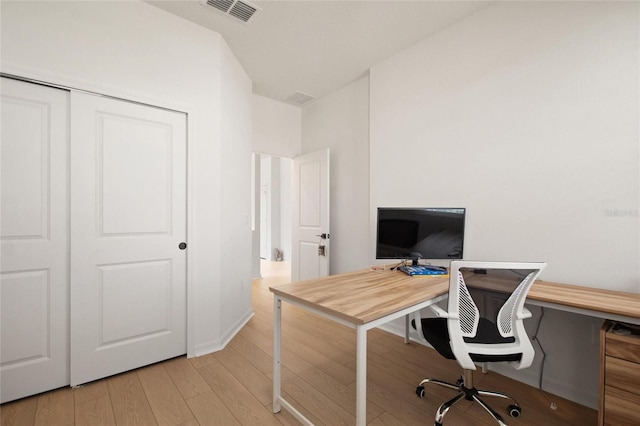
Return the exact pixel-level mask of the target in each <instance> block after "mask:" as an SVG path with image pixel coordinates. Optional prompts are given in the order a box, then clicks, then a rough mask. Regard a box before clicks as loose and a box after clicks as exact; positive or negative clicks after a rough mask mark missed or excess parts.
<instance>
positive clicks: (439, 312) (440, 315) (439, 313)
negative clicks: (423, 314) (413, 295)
mask: <svg viewBox="0 0 640 426" xmlns="http://www.w3.org/2000/svg"><path fill="white" fill-rule="evenodd" d="M428 308H429V309H431V311H432V312H433V313H434V314H436V317H438V318H448V317H449V313H448V312H447V311H445V310H444V309H442V308H441V307H440V306H438V305H431V306H429V307H428Z"/></svg>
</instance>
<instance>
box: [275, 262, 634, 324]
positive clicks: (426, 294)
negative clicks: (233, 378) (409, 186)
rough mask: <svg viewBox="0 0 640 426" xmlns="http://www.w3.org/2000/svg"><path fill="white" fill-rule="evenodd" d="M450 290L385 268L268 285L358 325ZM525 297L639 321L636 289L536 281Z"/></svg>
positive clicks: (444, 283)
mask: <svg viewBox="0 0 640 426" xmlns="http://www.w3.org/2000/svg"><path fill="white" fill-rule="evenodd" d="M448 289H449V278H448V276H447V277H441V276H435V277H434V276H414V277H411V276H409V275H406V274H404V273H402V272H400V271H390V270H388V269H387V270H384V271H370V270H361V271H355V272H348V273H345V274H338V275H330V276H328V277H323V278H317V279H313V280H307V281H300V282H296V283H291V284H284V285H280V286H277V287H270V288H269V290H271V291H272V292H273V293H275V294H277V295H280V296H282V297H285V298H287V299H290V300H294V301H296V302H298V303H300V304H302V305H306V306H309V307H312V308H315V309H318V310H320V311H323V312H326V313H330V314H332V315H335V316H337V317H339V318H342V319H345V320H347V321H349V322H351V323H353V324H356V325H359V324H365V323H367V322H370V321H373V320H376V319H378V318H381V317H383V316H385V315H388V314H390V313H393V312H397V311H399V310H401V309H405V308H408V307H411V306H414V305H416V304H418V303H421V302H424V301H426V300H430V299H433V298H435V297H438V296H441V295H442V294H445V293H446V292H447V291H448ZM527 299H531V300H538V301H541V302H548V303H552V304H556V305H562V306H568V307H573V308H581V309H587V310H592V311H597V312H602V313H604V314H617V315H622V316H626V317H631V318H634V319H638V320H640V294H636V293H626V292H621V291H613V290H604V289H598V288H589V287H582V286H577V285H571V284H561V283H554V282H549V281H541V280H537V281H536V282H535V283H534V285H533V287H532V288H531V290H530V291H529V295H528V296H527Z"/></svg>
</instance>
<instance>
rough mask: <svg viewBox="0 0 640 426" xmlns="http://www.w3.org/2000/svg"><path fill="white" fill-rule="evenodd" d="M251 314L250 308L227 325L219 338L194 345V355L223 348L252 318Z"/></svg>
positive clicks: (205, 353)
mask: <svg viewBox="0 0 640 426" xmlns="http://www.w3.org/2000/svg"><path fill="white" fill-rule="evenodd" d="M253 316H254V312H253V309H251V308H250V309H249V310H248V311H247V312H246V313H245V314H244V315H243V316H242V317H240V318H239V319H238V321H236V322H235V323H234V324H233V325H232V326H231V327H229V329H228V330H227V332H226V333H224V334H223V335H222V337H221V338H220V339H217V340H212V341H209V342H205V343H201V344H199V345H196V348H195V356H196V357H199V356H202V355H207V354H210V353H213V352H218V351H221V350H222V349H224V348H225V347H226V346H227V344H229V342H230V341H231V339H233V338H234V336H235V335H236V334H238V332H240V330H242V327H244V326H245V324H246V323H248V322H249V320H251V318H253Z"/></svg>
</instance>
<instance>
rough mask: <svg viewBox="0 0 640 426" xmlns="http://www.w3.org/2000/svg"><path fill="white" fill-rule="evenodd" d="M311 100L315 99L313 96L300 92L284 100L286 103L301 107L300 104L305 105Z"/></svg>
mask: <svg viewBox="0 0 640 426" xmlns="http://www.w3.org/2000/svg"><path fill="white" fill-rule="evenodd" d="M313 99H315V96H311V95H308V94H306V93H302V92H295V93H294V94H293V95H291V96H289V97H288V98H287V99H285V100H286V101H287V102H291V103H292V104H296V105H302V104H306V103H307V102H309V101H311V100H313Z"/></svg>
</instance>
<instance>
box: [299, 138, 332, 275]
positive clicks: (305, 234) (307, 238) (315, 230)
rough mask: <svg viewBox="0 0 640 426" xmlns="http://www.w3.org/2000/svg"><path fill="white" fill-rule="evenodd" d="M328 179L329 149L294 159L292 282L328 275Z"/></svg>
mask: <svg viewBox="0 0 640 426" xmlns="http://www.w3.org/2000/svg"><path fill="white" fill-rule="evenodd" d="M329 178H330V176H329V149H326V150H321V151H316V152H312V153H310V154H306V155H302V156H300V157H296V158H294V159H293V176H292V186H293V191H292V194H291V204H292V207H293V214H292V228H293V229H292V235H291V239H292V244H291V279H292V281H294V282H295V281H302V280H308V279H312V278H318V277H325V276H327V275H329V256H330V254H331V252H330V247H329V241H330V240H329V237H330V234H329V208H330V205H329V189H330V187H329ZM323 235H324V238H323V237H322V236H323Z"/></svg>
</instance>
